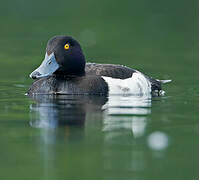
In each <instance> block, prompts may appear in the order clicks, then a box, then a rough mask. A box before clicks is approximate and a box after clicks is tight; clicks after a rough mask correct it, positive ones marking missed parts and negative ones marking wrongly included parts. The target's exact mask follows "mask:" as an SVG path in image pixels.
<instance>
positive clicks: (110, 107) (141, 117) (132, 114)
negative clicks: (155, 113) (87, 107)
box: [103, 96, 151, 137]
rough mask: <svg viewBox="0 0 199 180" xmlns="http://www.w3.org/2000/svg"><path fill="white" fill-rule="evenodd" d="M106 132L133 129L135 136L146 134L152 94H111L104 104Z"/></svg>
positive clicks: (104, 129) (104, 128)
mask: <svg viewBox="0 0 199 180" xmlns="http://www.w3.org/2000/svg"><path fill="white" fill-rule="evenodd" d="M103 109H105V112H104V127H103V131H105V132H114V131H115V132H116V131H117V130H121V129H126V130H127V129H128V130H131V131H132V133H133V135H134V137H141V136H142V135H143V134H144V131H145V127H146V124H147V119H148V116H146V115H148V114H150V113H151V97H150V96H120V97H118V96H111V97H109V100H108V102H107V103H106V104H105V105H104V106H103Z"/></svg>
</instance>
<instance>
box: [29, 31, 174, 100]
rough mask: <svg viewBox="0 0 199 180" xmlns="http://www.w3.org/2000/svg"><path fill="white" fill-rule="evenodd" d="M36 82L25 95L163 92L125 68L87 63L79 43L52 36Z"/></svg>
mask: <svg viewBox="0 0 199 180" xmlns="http://www.w3.org/2000/svg"><path fill="white" fill-rule="evenodd" d="M29 76H30V78H32V79H34V80H35V81H34V82H33V83H32V85H31V86H30V88H29V90H28V92H27V94H28V95H35V94H56V95H59V94H72V95H75V94H77V95H105V96H107V95H111V94H125V95H126V94H133V95H146V94H152V95H156V96H160V95H162V94H163V93H164V91H163V90H162V84H164V83H167V82H170V80H158V79H154V78H152V77H149V76H147V75H145V74H143V73H142V72H140V71H138V70H135V69H132V68H130V67H127V66H124V65H115V64H98V63H89V62H88V63H87V62H86V60H85V56H84V53H83V51H82V48H81V45H80V43H79V42H78V41H77V40H75V39H74V38H73V37H71V36H65V35H59V36H54V37H52V38H51V39H50V40H49V41H48V42H47V46H46V53H45V58H44V60H43V61H42V63H41V65H40V66H39V67H38V68H36V69H35V70H34V71H33V72H32V73H31V74H30V75H29Z"/></svg>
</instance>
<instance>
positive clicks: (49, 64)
mask: <svg viewBox="0 0 199 180" xmlns="http://www.w3.org/2000/svg"><path fill="white" fill-rule="evenodd" d="M58 68H59V64H58V63H57V61H56V59H55V55H54V53H51V54H50V55H48V54H47V53H46V55H45V59H44V60H43V62H42V63H41V65H40V66H39V67H38V68H37V69H35V70H34V71H33V72H32V73H31V74H30V77H31V78H32V79H38V78H42V77H47V76H50V75H52V74H53V73H54V72H55V71H56V70H57V69H58Z"/></svg>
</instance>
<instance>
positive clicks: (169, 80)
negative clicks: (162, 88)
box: [157, 79, 172, 84]
mask: <svg viewBox="0 0 199 180" xmlns="http://www.w3.org/2000/svg"><path fill="white" fill-rule="evenodd" d="M157 81H159V82H160V83H161V84H166V83H170V82H171V81H172V80H171V79H167V80H159V79H157Z"/></svg>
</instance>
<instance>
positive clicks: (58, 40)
mask: <svg viewBox="0 0 199 180" xmlns="http://www.w3.org/2000/svg"><path fill="white" fill-rule="evenodd" d="M52 74H61V75H69V76H70V75H72V76H83V75H84V74H85V58H84V54H83V52H82V49H81V46H80V44H79V43H78V42H77V41H76V40H74V39H73V38H72V37H70V36H55V37H53V38H52V39H50V40H49V41H48V43H47V46H46V55H45V58H44V60H43V62H42V63H41V65H40V66H39V67H38V68H37V69H35V70H34V71H33V72H32V73H31V74H30V77H31V78H33V79H37V78H42V77H46V76H50V75H52Z"/></svg>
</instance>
